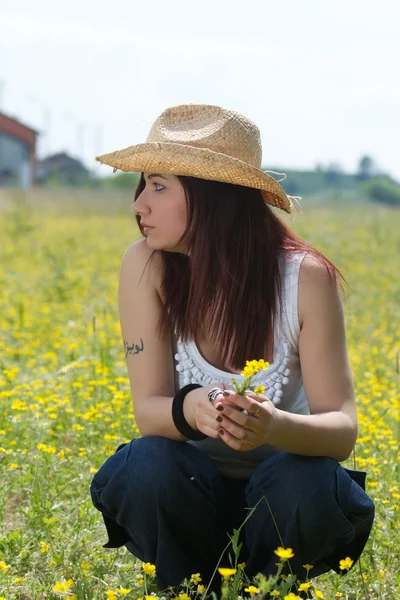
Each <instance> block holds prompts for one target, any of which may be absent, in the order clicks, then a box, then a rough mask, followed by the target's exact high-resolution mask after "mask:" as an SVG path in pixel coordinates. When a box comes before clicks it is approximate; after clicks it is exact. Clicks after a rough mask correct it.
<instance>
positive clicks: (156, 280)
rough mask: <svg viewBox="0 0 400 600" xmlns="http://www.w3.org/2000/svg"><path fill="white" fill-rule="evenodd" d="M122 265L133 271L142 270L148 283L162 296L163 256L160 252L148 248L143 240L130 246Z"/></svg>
mask: <svg viewBox="0 0 400 600" xmlns="http://www.w3.org/2000/svg"><path fill="white" fill-rule="evenodd" d="M122 263H123V264H128V265H129V266H130V267H131V268H132V269H133V268H134V269H139V270H141V272H142V274H143V276H144V275H145V276H146V278H147V281H148V283H150V284H151V285H153V286H154V287H155V288H156V289H157V292H158V293H159V294H160V291H161V281H162V256H161V252H159V251H158V250H152V249H151V248H149V247H148V245H147V243H146V240H145V239H144V238H141V239H139V240H136V241H134V242H132V244H130V245H129V246H128V247H127V249H126V250H125V252H124V255H123V257H122Z"/></svg>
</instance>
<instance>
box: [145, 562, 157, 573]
mask: <svg viewBox="0 0 400 600" xmlns="http://www.w3.org/2000/svg"><path fill="white" fill-rule="evenodd" d="M142 569H143V571H144V572H145V573H146V575H155V574H156V567H155V565H152V564H151V563H149V562H147V563H143V564H142Z"/></svg>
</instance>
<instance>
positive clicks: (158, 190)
mask: <svg viewBox="0 0 400 600" xmlns="http://www.w3.org/2000/svg"><path fill="white" fill-rule="evenodd" d="M154 187H155V191H156V192H161V191H162V190H163V189H164V186H163V185H161V183H155V184H154Z"/></svg>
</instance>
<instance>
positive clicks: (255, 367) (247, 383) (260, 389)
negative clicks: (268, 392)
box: [232, 359, 269, 396]
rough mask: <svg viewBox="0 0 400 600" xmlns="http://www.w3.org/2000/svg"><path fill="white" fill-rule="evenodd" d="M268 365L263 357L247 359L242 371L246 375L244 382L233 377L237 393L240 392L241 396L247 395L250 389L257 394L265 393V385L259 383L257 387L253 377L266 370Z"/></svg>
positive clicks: (243, 375)
mask: <svg viewBox="0 0 400 600" xmlns="http://www.w3.org/2000/svg"><path fill="white" fill-rule="evenodd" d="M268 367H269V363H268V362H266V361H265V360H263V359H261V360H247V361H246V366H245V367H244V369H243V371H242V372H241V373H240V374H241V375H242V377H244V381H243V383H241V384H239V383H238V382H237V381H236V379H234V378H232V383H233V385H234V387H235V390H236V393H237V394H239V396H245V395H246V393H248V392H249V391H251V392H254V393H255V394H257V395H258V394H263V393H264V392H265V387H264V386H263V385H258V386H257V387H256V386H255V385H254V383H253V379H254V377H255V376H256V375H257V373H258V372H259V371H265V370H266V369H268Z"/></svg>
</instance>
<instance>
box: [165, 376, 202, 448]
mask: <svg viewBox="0 0 400 600" xmlns="http://www.w3.org/2000/svg"><path fill="white" fill-rule="evenodd" d="M200 387H203V386H201V385H199V384H198V383H190V384H189V385H185V386H184V387H183V388H182V389H181V390H179V392H178V393H177V394H175V396H174V399H173V400H172V419H173V421H174V423H175V427H176V428H177V430H178V431H179V433H181V434H182V435H183V437H185V438H188V439H189V440H195V441H196V442H199V441H200V440H205V439H206V438H207V437H208V436H206V435H205V434H204V433H202V432H201V431H196V430H195V429H192V428H191V427H190V425H189V423H188V422H187V421H186V419H185V415H184V414H183V401H184V400H185V396H186V394H188V393H189V392H191V391H192V390H195V389H197V388H200Z"/></svg>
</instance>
